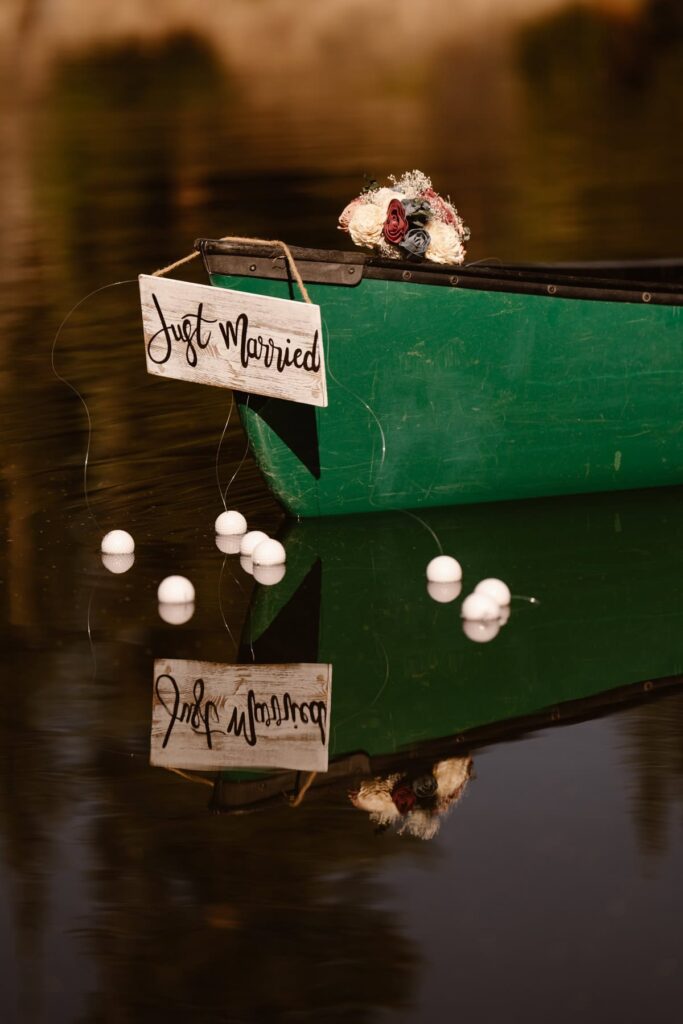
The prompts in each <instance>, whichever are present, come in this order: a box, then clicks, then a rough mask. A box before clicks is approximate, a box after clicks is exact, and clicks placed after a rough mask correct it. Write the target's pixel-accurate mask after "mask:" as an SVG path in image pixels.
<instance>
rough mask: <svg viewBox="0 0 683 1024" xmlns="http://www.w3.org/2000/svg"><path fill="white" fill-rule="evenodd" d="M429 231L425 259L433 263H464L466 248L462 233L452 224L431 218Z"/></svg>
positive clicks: (428, 225)
mask: <svg viewBox="0 0 683 1024" xmlns="http://www.w3.org/2000/svg"><path fill="white" fill-rule="evenodd" d="M427 231H428V232H429V238H430V241H429V245H428V246H427V249H426V251H425V259H428V260H431V261H432V262H433V263H462V261H463V260H464V259H465V250H464V248H463V244H462V241H461V239H460V235H459V234H458V232H457V231H456V230H455V228H454V227H453V225H452V224H444V223H443V221H440V220H430V221H429V223H428V224H427Z"/></svg>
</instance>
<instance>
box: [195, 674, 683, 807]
mask: <svg viewBox="0 0 683 1024" xmlns="http://www.w3.org/2000/svg"><path fill="white" fill-rule="evenodd" d="M681 687H683V676H680V675H675V676H663V677H662V678H659V679H648V680H645V681H643V682H638V683H627V684H625V685H623V686H619V687H615V688H614V689H613V690H607V691H606V692H604V693H599V694H594V695H593V696H590V697H581V698H578V699H576V700H568V701H564V702H563V703H561V704H556V705H552V706H550V707H547V708H543V709H541V710H539V711H537V712H535V713H533V714H529V715H522V716H519V717H516V718H510V719H507V720H502V721H499V722H492V723H490V724H489V725H483V726H478V727H475V728H473V729H469V730H467V731H466V732H464V733H461V734H459V735H454V736H445V737H440V738H435V739H432V740H427V741H426V742H424V743H417V744H408V745H407V746H406V747H403V748H401V749H399V750H396V751H393V752H392V753H390V754H384V755H382V754H379V755H376V756H374V757H369V756H368V755H367V754H366V753H365V752H364V751H362V750H358V751H353V752H351V753H348V754H342V755H340V756H339V757H338V758H335V759H334V760H332V761H331V762H330V766H329V770H328V772H323V773H322V774H319V775H318V777H317V778H316V779H315V780H313V782H312V785H313V787H314V788H316V789H318V788H324V787H326V786H329V785H334V784H339V783H340V782H344V783H345V784H346V785H347V786H348V785H349V784H350V783H351V782H353V781H355V780H359V779H361V778H368V777H369V776H372V775H384V774H387V773H389V772H392V771H397V770H398V771H401V770H405V769H406V765H407V764H408V763H410V764H411V767H413V769H414V768H415V766H416V765H423V766H424V768H425V770H428V769H429V767H430V766H431V765H432V764H434V762H435V761H440V760H444V759H446V758H451V757H469V756H471V755H473V754H476V753H477V752H478V751H481V750H482V748H485V747H489V746H493V745H495V744H497V743H510V742H514V741H515V740H518V739H522V738H524V737H526V736H528V735H529V734H530V733H533V732H537V731H538V730H541V729H554V728H559V727H562V726H567V725H576V724H579V723H580V722H586V721H594V720H595V719H597V718H602V717H605V716H607V715H610V714H613V713H614V712H615V711H617V710H625V709H626V708H629V707H638V706H641V705H644V704H647V703H651V702H653V701H656V700H658V699H659V698H661V697H663V696H665V695H666V694H667V693H670V692H672V691H676V690H680V689H681ZM303 774H304V773H302V772H296V771H291V770H290V771H274V772H271V773H266V774H264V775H263V776H261V777H259V778H256V779H248V780H241V781H236V780H233V779H230V778H229V777H227V778H226V777H225V776H224V775H223V773H221V772H220V771H219V772H218V774H217V775H216V776H215V778H214V792H213V799H212V801H211V809H212V810H213V811H214V812H216V813H221V814H231V813H232V814H236V813H245V812H246V811H255V810H258V809H260V808H263V807H266V806H270V805H272V804H273V803H274V802H278V803H281V802H282V800H283V797H284V796H285V795H286V794H288V793H290V794H291V793H296V792H297V791H298V790H299V787H300V785H301V783H302V775H303Z"/></svg>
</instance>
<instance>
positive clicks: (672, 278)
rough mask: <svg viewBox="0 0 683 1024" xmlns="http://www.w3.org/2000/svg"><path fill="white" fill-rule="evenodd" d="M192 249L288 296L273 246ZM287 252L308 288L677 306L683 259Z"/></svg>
mask: <svg viewBox="0 0 683 1024" xmlns="http://www.w3.org/2000/svg"><path fill="white" fill-rule="evenodd" d="M195 249H197V250H198V251H199V252H200V253H201V254H202V258H203V260H204V265H205V267H206V271H207V274H209V275H214V274H216V275H224V276H227V277H255V278H265V279H269V280H286V281H289V282H290V285H291V286H292V294H294V285H293V281H292V277H291V273H290V269H289V266H288V265H287V261H286V259H285V257H284V255H283V253H282V251H281V250H280V249H278V248H277V247H275V246H264V245H256V244H254V245H246V244H244V243H237V242H222V241H218V240H216V239H207V238H199V239H197V240H196V241H195ZM290 250H291V253H292V255H293V257H294V259H295V260H296V265H297V268H298V270H299V272H300V274H301V276H302V278H303V280H304V281H306V282H308V283H311V284H330V285H339V286H342V287H353V286H354V285H357V284H359V283H360V281H361V280H362V279H363V278H366V279H374V280H381V281H401V282H406V283H411V284H429V285H437V286H442V287H448V288H472V289H477V290H480V291H500V292H514V293H517V294H523V295H545V296H550V297H553V298H571V299H588V300H592V301H599V302H634V303H641V304H653V305H669V306H671V305H673V306H680V305H683V259H681V260H649V261H640V262H635V261H634V262H631V263H626V262H621V263H610V262H604V261H602V262H597V263H566V264H562V263H556V264H542V263H539V264H498V263H494V262H478V263H470V264H465V265H463V266H443V265H441V264H433V263H418V262H411V261H407V260H383V259H379V258H378V257H375V256H371V255H369V254H367V253H362V252H338V251H335V250H327V249H304V248H300V247H297V246H290Z"/></svg>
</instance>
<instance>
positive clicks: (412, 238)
mask: <svg viewBox="0 0 683 1024" xmlns="http://www.w3.org/2000/svg"><path fill="white" fill-rule="evenodd" d="M430 242H431V238H430V235H429V232H428V231H426V230H425V229H424V228H411V229H410V231H409V232H408V234H407V235H406V236H405V238H404V239H403V241H402V242H400V243H399V244H400V247H401V249H405V251H406V252H407V253H408V254H409V255H410V256H416V257H417V258H418V259H419V258H420V257H422V256H424V254H425V252H426V251H427V248H428V246H429V243H430Z"/></svg>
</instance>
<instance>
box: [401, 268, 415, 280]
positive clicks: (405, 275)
mask: <svg viewBox="0 0 683 1024" xmlns="http://www.w3.org/2000/svg"><path fill="white" fill-rule="evenodd" d="M402 276H403V280H404V281H410V279H411V277H412V276H413V275H412V274H411V273H410V271H409V270H404V271H403V275H402Z"/></svg>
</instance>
